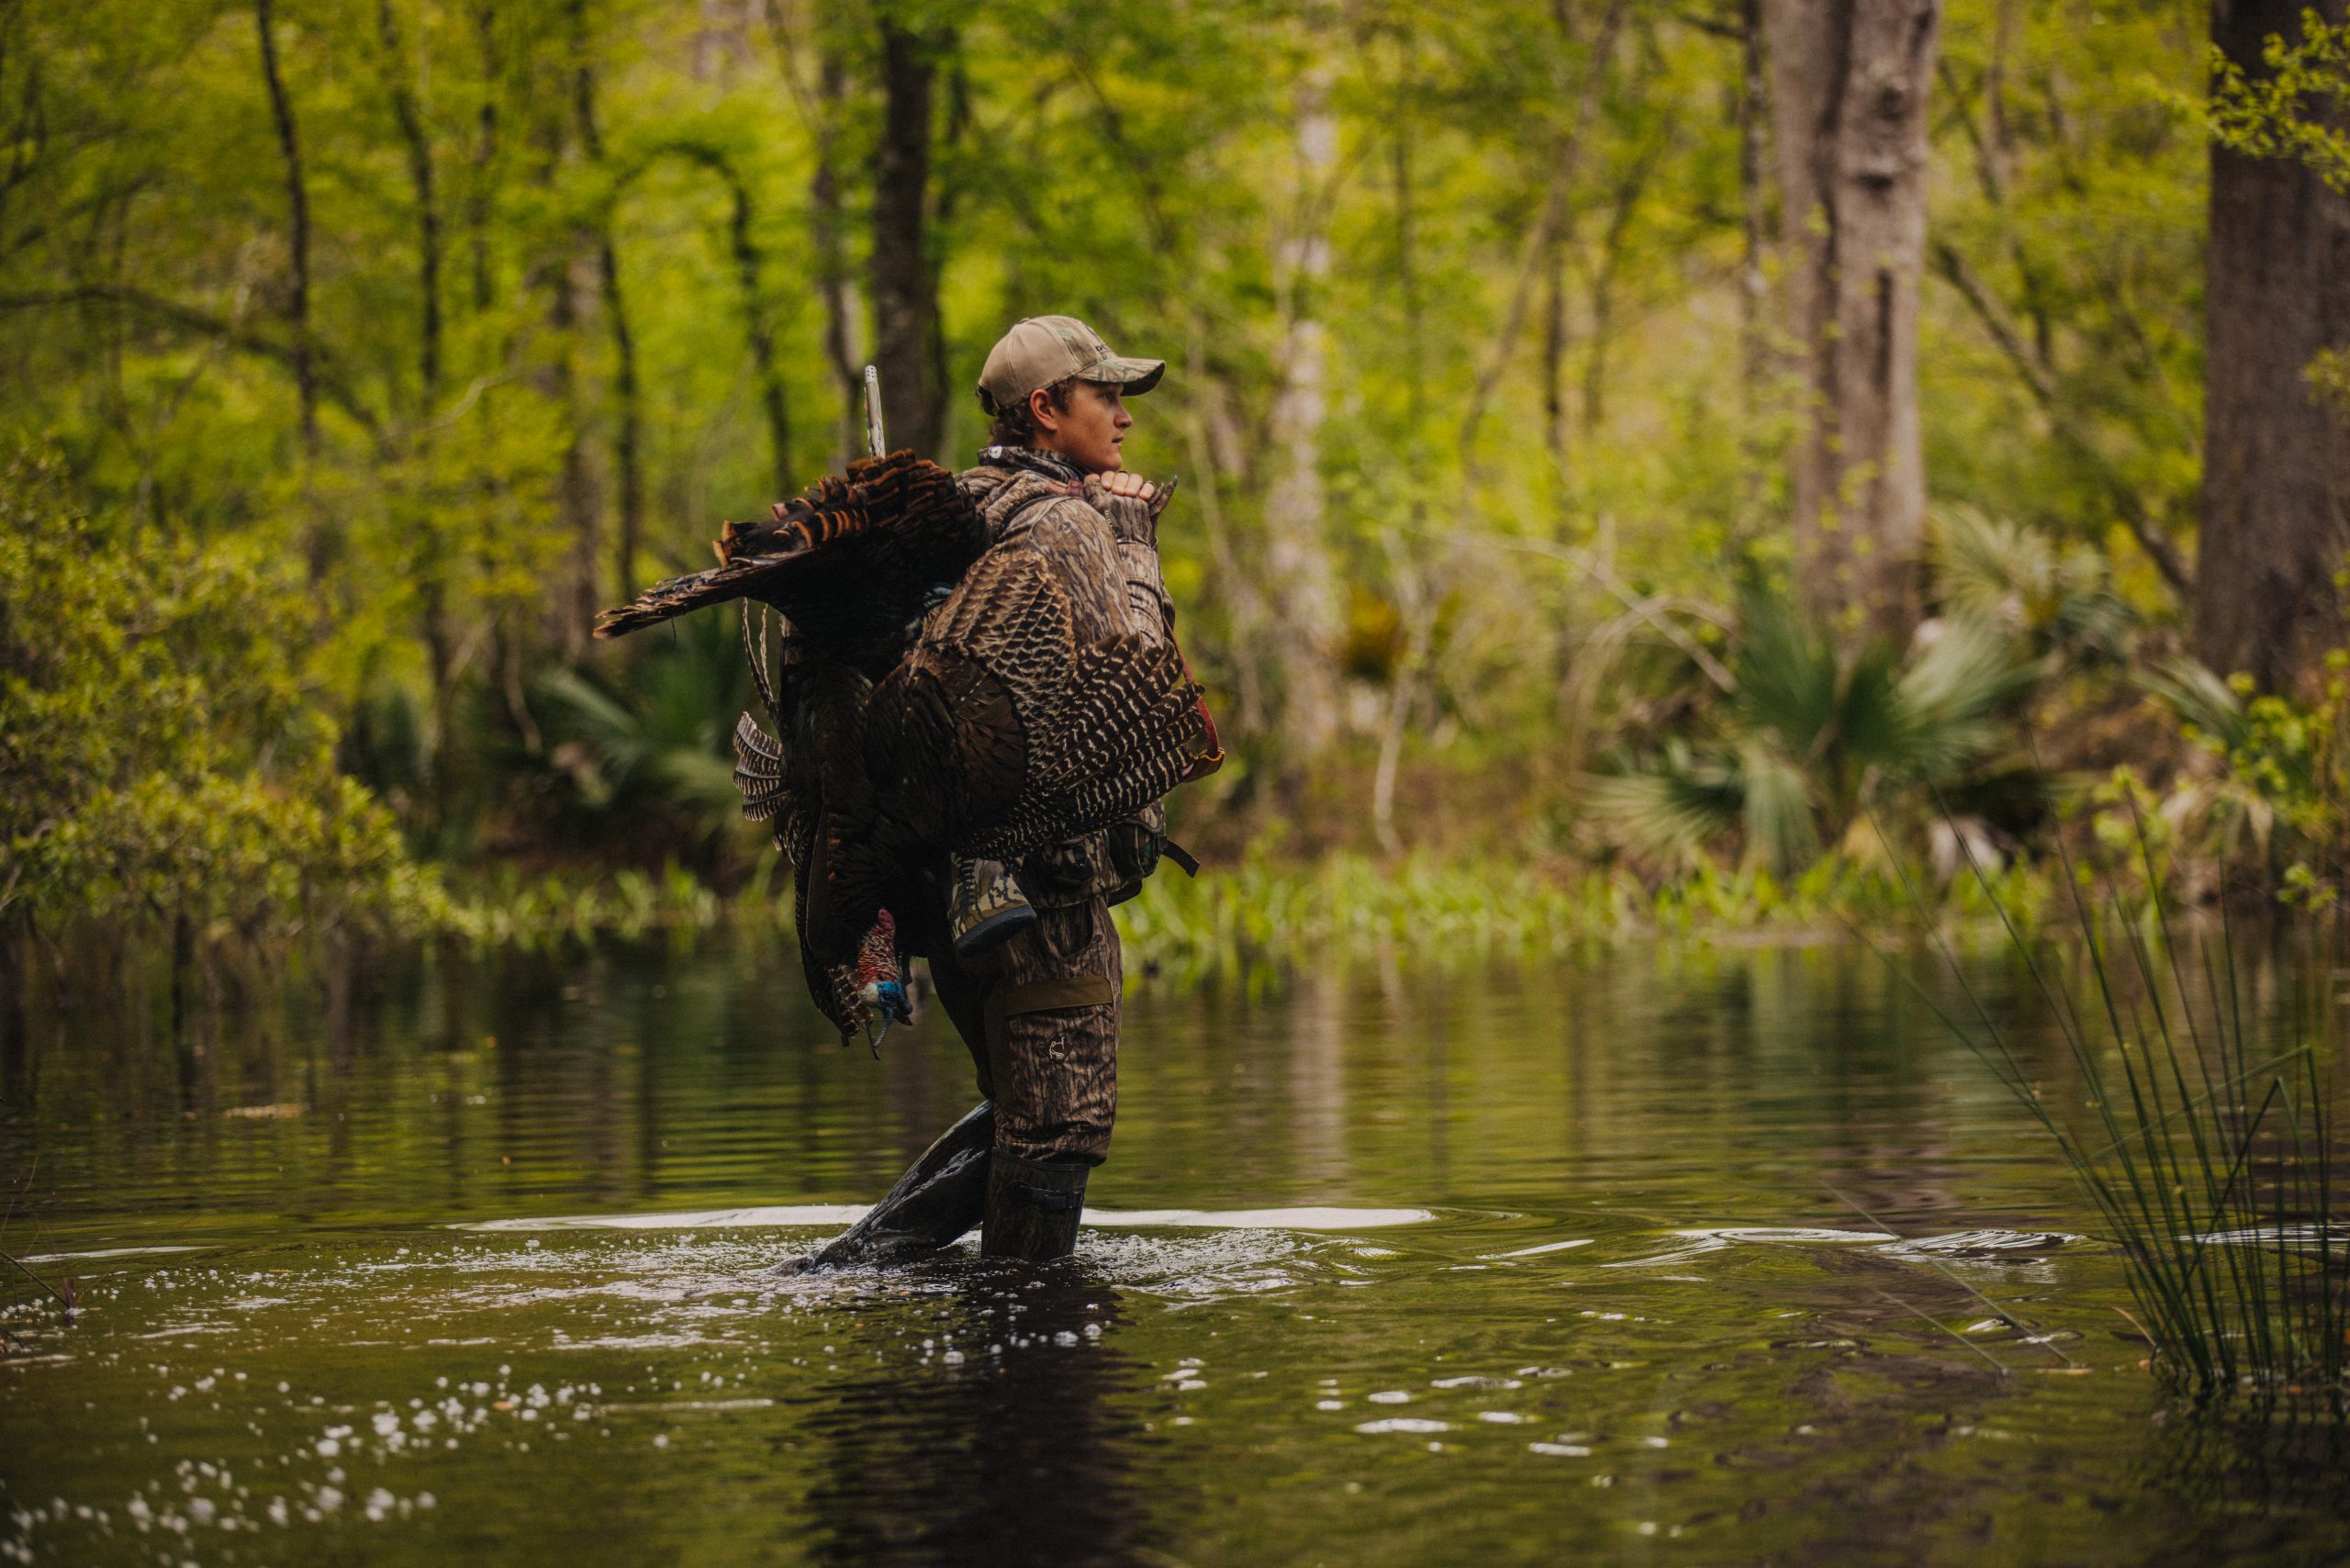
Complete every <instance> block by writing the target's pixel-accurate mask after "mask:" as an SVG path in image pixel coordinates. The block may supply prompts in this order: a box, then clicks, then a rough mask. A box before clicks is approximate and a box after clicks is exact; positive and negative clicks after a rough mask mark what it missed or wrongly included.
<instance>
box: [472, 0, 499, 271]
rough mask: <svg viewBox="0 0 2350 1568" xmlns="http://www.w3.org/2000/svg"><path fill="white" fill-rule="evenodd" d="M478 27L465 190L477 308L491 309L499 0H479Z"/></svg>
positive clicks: (476, 26)
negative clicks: (477, 77)
mask: <svg viewBox="0 0 2350 1568" xmlns="http://www.w3.org/2000/svg"><path fill="white" fill-rule="evenodd" d="M474 31H475V36H476V39H478V40H479V42H480V44H481V78H482V88H481V108H480V110H479V111H478V114H477V117H476V134H475V140H474V170H473V182H474V183H473V189H472V190H470V191H468V192H466V193H465V227H466V228H467V229H468V230H471V239H472V243H473V263H474V312H475V314H476V315H480V314H482V313H484V312H486V311H487V310H488V309H489V302H490V298H491V289H490V276H489V209H490V199H489V198H490V181H491V175H492V171H493V170H494V169H495V168H496V166H497V162H498V62H499V57H498V7H497V6H496V4H495V0H477V3H476V5H475V6H474Z"/></svg>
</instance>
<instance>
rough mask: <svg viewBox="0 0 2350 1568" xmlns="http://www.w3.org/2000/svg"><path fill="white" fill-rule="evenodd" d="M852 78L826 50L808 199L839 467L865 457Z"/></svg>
mask: <svg viewBox="0 0 2350 1568" xmlns="http://www.w3.org/2000/svg"><path fill="white" fill-rule="evenodd" d="M847 96H848V72H847V69H846V67H845V66H844V65H843V64H842V62H841V57H840V54H839V51H837V50H832V49H826V50H824V51H823V55H822V59H821V60H820V61H819V62H818V64H817V83H816V104H817V108H816V172H815V173H814V174H812V175H811V176H810V177H809V181H808V199H809V204H810V207H811V210H812V211H813V213H814V216H815V241H816V285H817V288H818V290H819V292H821V293H822V295H823V297H824V357H825V358H826V359H827V360H828V361H830V362H831V364H832V367H833V374H834V375H835V376H836V377H838V378H839V382H840V397H841V421H840V461H841V462H842V463H846V462H848V461H849V459H851V458H853V457H862V456H863V455H865V420H864V419H863V417H862V416H861V414H860V413H859V411H858V403H859V400H860V399H861V398H863V396H864V393H865V375H864V373H863V370H862V368H861V367H862V366H863V365H864V364H865V301H864V300H863V299H861V298H860V297H858V294H859V291H858V289H857V286H856V274H855V273H854V272H853V271H851V269H850V267H849V262H848V215H847V213H846V211H845V209H844V207H843V203H842V201H841V184H840V122H841V117H842V115H843V113H844V112H845V111H844V108H843V105H844V102H845V99H846V98H847Z"/></svg>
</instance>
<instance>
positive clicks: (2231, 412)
mask: <svg viewBox="0 0 2350 1568" xmlns="http://www.w3.org/2000/svg"><path fill="white" fill-rule="evenodd" d="M2306 4H2307V0H2214V4H2213V5H2212V7H2211V41H2212V43H2213V44H2214V45H2216V46H2217V47H2218V48H2219V49H2220V50H2223V51H2224V52H2225V53H2226V54H2227V56H2228V58H2229V59H2231V60H2233V61H2234V62H2236V64H2237V65H2239V66H2241V67H2242V68H2243V69H2244V73H2245V74H2246V75H2247V76H2249V77H2253V78H2254V79H2255V80H2256V79H2258V78H2259V77H2261V76H2263V75H2265V74H2266V71H2265V70H2264V68H2263V65H2262V62H2261V44H2262V41H2263V39H2266V38H2267V37H2268V36H2270V35H2272V34H2282V35H2283V36H2285V37H2286V38H2287V39H2295V38H2298V37H2300V19H2301V11H2302V8H2303V6H2305V5H2306ZM2318 10H2319V13H2320V15H2322V16H2323V17H2325V18H2326V19H2327V20H2328V21H2330V22H2334V23H2337V24H2338V23H2339V22H2340V21H2341V20H2342V17H2343V15H2344V5H2343V0H2331V3H2330V4H2327V5H2324V6H2320V7H2318ZM2210 203H2211V205H2210V215H2211V216H2210V222H2211V229H2210V249H2209V252H2208V254H2207V260H2206V263H2205V265H2206V267H2207V269H2208V270H2207V274H2206V283H2205V286H2204V293H2203V298H2204V311H2205V319H2206V344H2205V371H2204V383H2203V500H2202V546H2201V550H2200V553H2199V554H2200V559H2199V564H2198V566H2197V571H2196V576H2195V617H2194V642H2195V649H2196V652H2197V654H2198V655H2199V656H2200V657H2201V658H2202V660H2203V661H2204V663H2206V664H2208V665H2210V666H2211V667H2212V668H2213V669H2216V670H2219V671H2220V672H2221V673H2222V674H2231V673H2234V672H2237V671H2242V672H2244V673H2247V674H2249V675H2250V676H2251V677H2252V678H2253V679H2254V680H2255V681H2257V682H2258V683H2259V684H2260V685H2261V686H2262V687H2263V688H2264V689H2268V690H2271V691H2292V690H2295V689H2299V688H2302V687H2305V686H2308V685H2311V684H2313V683H2314V680H2315V678H2317V677H2318V675H2319V674H2320V672H2321V671H2322V665H2323V658H2324V655H2325V653H2326V651H2327V650H2328V649H2331V648H2334V647H2338V646H2340V645H2341V644H2342V640H2343V635H2344V627H2343V620H2342V610H2341V590H2340V588H2337V587H2336V585H2335V581H2334V577H2335V574H2336V573H2338V572H2340V571H2341V570H2342V569H2343V566H2344V550H2345V549H2346V548H2350V415H2345V414H2344V412H2342V411H2340V410H2337V409H2329V408H2327V407H2326V406H2325V404H2324V403H2323V402H2322V400H2321V399H2320V398H2318V397H2317V396H2316V395H2315V388H2313V387H2311V385H2310V384H2309V382H2308V380H2307V379H2306V377H2305V375H2304V372H2305V371H2306V370H2307V368H2308V366H2309V364H2310V362H2311V360H2312V359H2314V358H2316V357H2317V354H2318V353H2319V351H2321V350H2322V349H2327V348H2337V349H2338V348H2343V347H2344V346H2350V281H2346V280H2350V196H2344V195H2343V194H2342V193H2340V192H2338V191H2333V190H2329V189H2328V188H2327V187H2326V185H2324V183H2323V182H2322V181H2321V180H2320V179H2319V178H2318V176H2317V174H2316V173H2315V172H2314V171H2313V170H2311V169H2310V168H2309V167H2308V166H2307V165H2305V164H2302V163H2300V162H2293V161H2290V160H2286V159H2254V158H2247V157H2245V156H2244V155H2243V154H2242V153H2239V152H2234V151H2229V150H2228V149H2226V148H2222V147H2218V146H2214V147H2213V148H2212V149H2211V197H2210Z"/></svg>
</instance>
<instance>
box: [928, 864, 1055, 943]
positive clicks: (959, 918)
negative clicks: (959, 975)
mask: <svg viewBox="0 0 2350 1568" xmlns="http://www.w3.org/2000/svg"><path fill="white" fill-rule="evenodd" d="M947 864H948V870H949V876H948V881H947V888H946V927H947V930H948V931H949V932H950V933H951V934H952V935H953V936H954V938H955V955H956V957H957V958H973V957H975V956H977V955H979V954H980V953H984V952H986V951H987V950H988V949H989V948H990V947H994V946H1000V945H1001V944H1002V943H1004V942H1008V941H1010V940H1011V939H1012V938H1013V936H1016V935H1019V934H1020V933H1021V932H1022V931H1024V930H1025V929H1027V928H1028V927H1029V926H1031V925H1034V924H1036V910H1035V906H1034V905H1032V904H1031V903H1029V902H1028V897H1027V895H1026V894H1025V893H1023V892H1022V891H1021V890H1020V879H1019V878H1017V877H1015V876H1013V874H1012V868H1011V867H1009V866H1006V865H1005V864H1004V863H1003V862H1002V861H1001V860H972V859H968V858H966V857H963V856H960V855H957V856H955V857H953V858H952V859H951V860H949V861H948V863H947Z"/></svg>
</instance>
